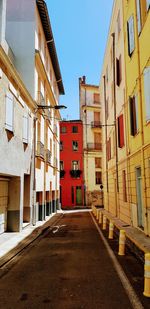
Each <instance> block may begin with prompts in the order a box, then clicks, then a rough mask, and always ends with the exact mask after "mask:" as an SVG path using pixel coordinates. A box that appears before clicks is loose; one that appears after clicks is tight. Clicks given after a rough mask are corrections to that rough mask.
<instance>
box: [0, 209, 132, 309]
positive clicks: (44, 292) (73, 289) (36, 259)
mask: <svg viewBox="0 0 150 309" xmlns="http://www.w3.org/2000/svg"><path fill="white" fill-rule="evenodd" d="M60 225H61V228H59V229H58V228H57V227H56V228H53V230H48V231H47V232H46V234H44V235H43V236H42V237H41V238H40V239H38V240H36V241H35V242H34V243H33V244H32V245H31V247H29V248H28V249H26V250H25V251H24V252H23V253H22V254H21V255H20V256H19V257H17V259H16V260H15V261H14V262H12V263H10V264H9V265H7V266H6V269H5V271H6V273H5V272H4V270H3V272H4V273H3V276H2V277H1V279H0V309H1V308H2V309H7V308H9V309H17V308H19V309H21V308H26V309H32V308H36V309H38V308H41V309H44V308H50V309H82V308H85V309H100V308H104V309H107V308H109V309H110V308H111V309H113V308H114V309H117V308H121V309H124V308H125V309H130V308H132V306H131V304H130V301H129V299H128V296H127V294H126V292H125V290H124V288H123V286H122V284H121V282H120V279H119V277H118V275H117V273H116V270H115V269H114V267H113V264H112V261H111V259H110V257H109V255H108V252H107V250H106V248H105V246H104V244H103V241H102V239H101V238H100V235H99V234H98V231H97V229H96V227H95V225H94V223H93V220H92V217H91V215H90V213H89V212H82V213H70V214H65V215H64V216H63V217H62V219H61V220H60V222H59V226H60ZM7 269H8V271H7Z"/></svg>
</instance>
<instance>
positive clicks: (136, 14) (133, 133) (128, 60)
mask: <svg viewBox="0 0 150 309" xmlns="http://www.w3.org/2000/svg"><path fill="white" fill-rule="evenodd" d="M123 11H124V41H125V70H126V125H127V143H128V149H127V162H128V163H127V165H128V179H127V180H128V188H129V192H128V193H129V195H128V200H129V203H130V216H131V224H133V226H135V227H139V228H141V229H143V230H144V232H145V233H146V234H148V235H150V44H149V35H150V1H149V0H141V1H140V0H131V1H123Z"/></svg>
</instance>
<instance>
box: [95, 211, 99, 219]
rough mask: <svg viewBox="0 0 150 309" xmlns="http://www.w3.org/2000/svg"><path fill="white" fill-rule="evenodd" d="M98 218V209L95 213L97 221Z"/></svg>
mask: <svg viewBox="0 0 150 309" xmlns="http://www.w3.org/2000/svg"><path fill="white" fill-rule="evenodd" d="M98 216H99V209H97V211H96V219H97V220H98Z"/></svg>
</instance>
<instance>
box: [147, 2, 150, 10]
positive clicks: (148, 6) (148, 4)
mask: <svg viewBox="0 0 150 309" xmlns="http://www.w3.org/2000/svg"><path fill="white" fill-rule="evenodd" d="M146 7H147V11H148V10H149V8H150V0H146Z"/></svg>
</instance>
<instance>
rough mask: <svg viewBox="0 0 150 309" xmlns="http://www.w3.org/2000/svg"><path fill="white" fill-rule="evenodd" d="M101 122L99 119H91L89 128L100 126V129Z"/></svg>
mask: <svg viewBox="0 0 150 309" xmlns="http://www.w3.org/2000/svg"><path fill="white" fill-rule="evenodd" d="M101 127H102V124H101V121H92V122H91V128H100V129H101Z"/></svg>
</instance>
